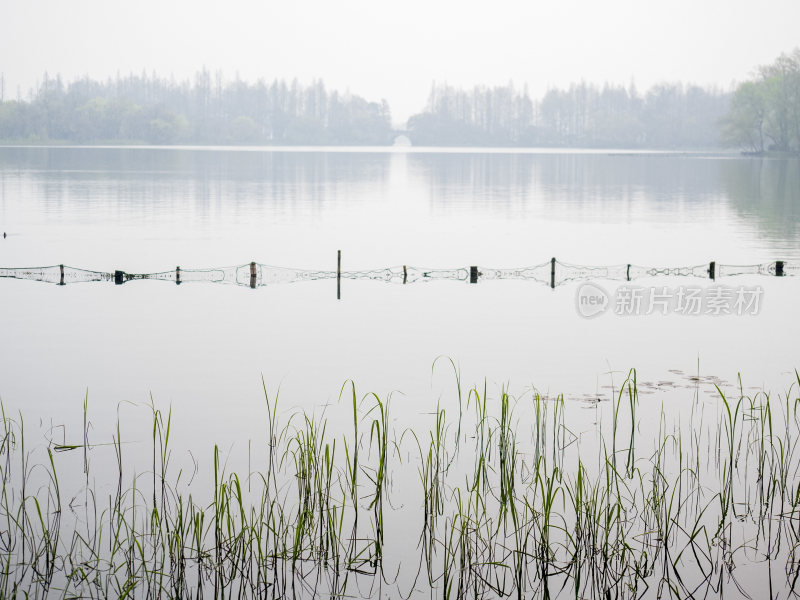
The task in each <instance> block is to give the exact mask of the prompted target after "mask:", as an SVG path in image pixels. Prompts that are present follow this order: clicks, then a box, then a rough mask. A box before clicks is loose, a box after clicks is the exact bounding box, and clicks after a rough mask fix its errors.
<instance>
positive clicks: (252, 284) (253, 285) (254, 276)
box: [250, 262, 258, 289]
mask: <svg viewBox="0 0 800 600" xmlns="http://www.w3.org/2000/svg"><path fill="white" fill-rule="evenodd" d="M257 278H258V272H257V271H256V263H255V262H251V263H250V287H251V288H252V289H256V279H257Z"/></svg>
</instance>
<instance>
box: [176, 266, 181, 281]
mask: <svg viewBox="0 0 800 600" xmlns="http://www.w3.org/2000/svg"><path fill="white" fill-rule="evenodd" d="M175 283H176V284H177V285H180V284H181V268H180V266H177V267H175Z"/></svg>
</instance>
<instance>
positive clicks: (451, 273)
mask: <svg viewBox="0 0 800 600" xmlns="http://www.w3.org/2000/svg"><path fill="white" fill-rule="evenodd" d="M740 275H762V276H798V275H800V264H789V263H786V262H784V261H774V262H770V263H764V264H753V265H718V264H716V263H713V262H712V263H709V264H702V265H694V266H686V267H648V266H641V265H633V264H625V265H610V266H592V265H577V264H572V263H565V262H561V261H558V260H556V259H552V260H550V261H547V262H544V263H541V264H537V265H532V266H528V267H520V268H514V269H502V268H488V267H478V266H471V267H460V268H455V269H423V268H418V267H410V266H407V265H402V266H395V267H386V268H380V269H371V270H364V271H341V272H337V271H334V270H331V271H319V270H317V271H315V270H309V269H291V268H287V267H275V266H272V265H265V264H261V263H255V262H254V263H247V264H243V265H233V266H229V267H217V268H211V269H181V268H180V267H178V268H176V269H175V270H171V271H160V272H157V273H127V272H124V271H114V272H102V271H93V270H88V269H78V268H74V267H68V266H65V265H53V266H48V267H25V268H0V279H2V278H8V279H25V280H28V281H41V282H44V283H52V284H56V285H66V284H68V283H84V282H92V281H113V282H114V283H117V284H122V283H126V282H128V281H133V280H139V279H152V280H158V281H169V282H172V283H178V284H182V283H189V282H206V283H221V284H228V285H238V286H243V287H250V288H257V287H264V286H271V285H278V284H285V283H297V282H301V281H317V280H322V279H337V280H342V279H348V280H371V281H382V282H384V283H391V284H403V285H405V284H411V283H421V282H427V281H460V282H470V283H478V282H479V281H492V280H500V279H518V280H527V281H534V282H537V283H541V284H543V285H548V286H550V287H557V286H560V285H565V284H569V283H572V282H579V281H590V280H597V279H601V280H612V281H633V280H635V279H642V278H647V277H696V278H702V279H712V280H714V279H719V278H720V277H733V276H740Z"/></svg>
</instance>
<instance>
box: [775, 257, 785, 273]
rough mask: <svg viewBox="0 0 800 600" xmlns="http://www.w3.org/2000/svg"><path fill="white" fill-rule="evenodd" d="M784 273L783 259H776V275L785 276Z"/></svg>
mask: <svg viewBox="0 0 800 600" xmlns="http://www.w3.org/2000/svg"><path fill="white" fill-rule="evenodd" d="M783 275H784V272H783V261H782V260H776V261H775V276H776V277H783Z"/></svg>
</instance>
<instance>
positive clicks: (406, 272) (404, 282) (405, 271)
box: [403, 265, 408, 285]
mask: <svg viewBox="0 0 800 600" xmlns="http://www.w3.org/2000/svg"><path fill="white" fill-rule="evenodd" d="M406 281H408V269H406V266H405V265H403V285H405V284H406Z"/></svg>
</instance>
